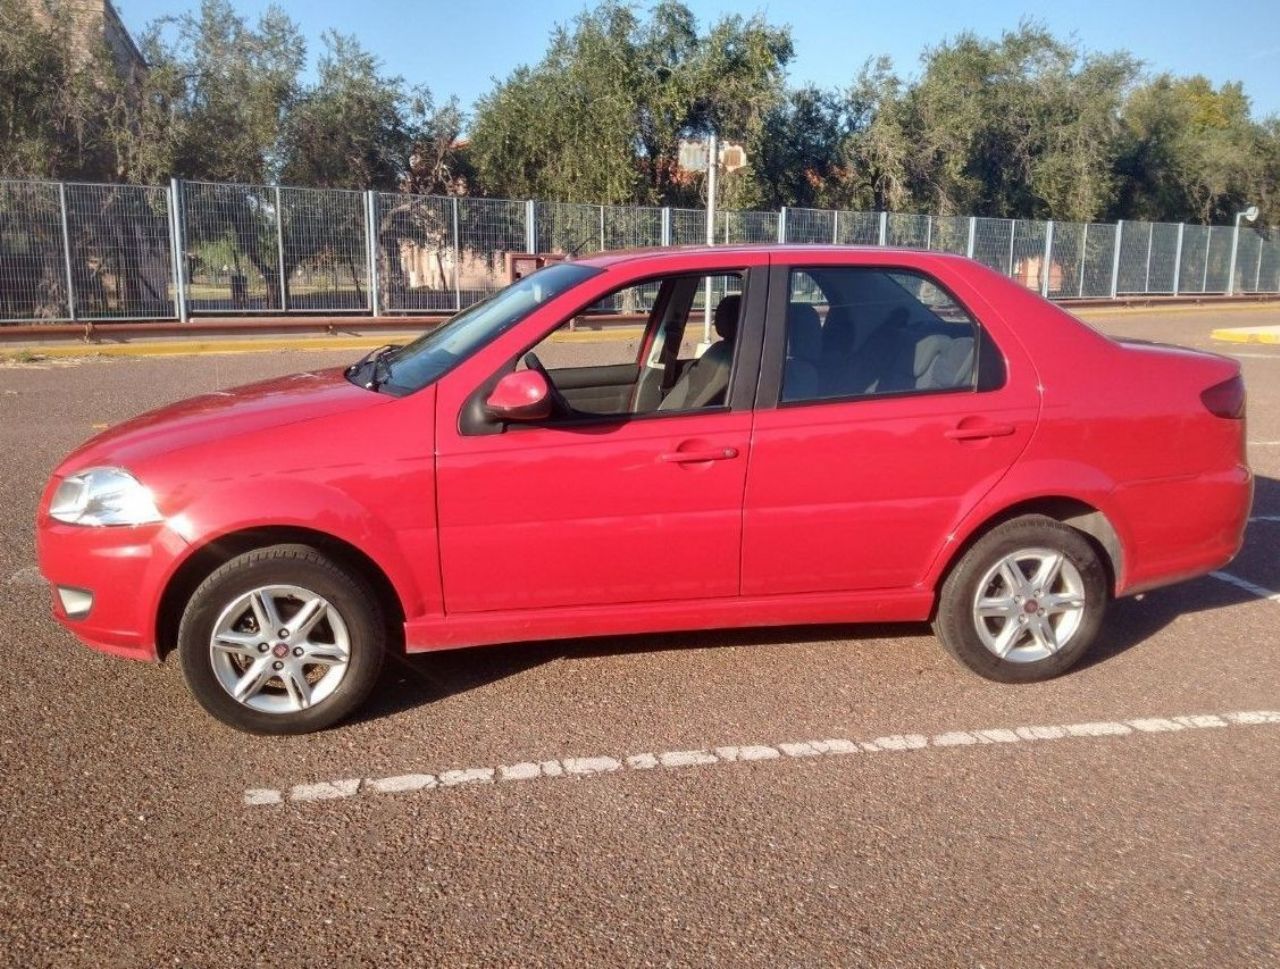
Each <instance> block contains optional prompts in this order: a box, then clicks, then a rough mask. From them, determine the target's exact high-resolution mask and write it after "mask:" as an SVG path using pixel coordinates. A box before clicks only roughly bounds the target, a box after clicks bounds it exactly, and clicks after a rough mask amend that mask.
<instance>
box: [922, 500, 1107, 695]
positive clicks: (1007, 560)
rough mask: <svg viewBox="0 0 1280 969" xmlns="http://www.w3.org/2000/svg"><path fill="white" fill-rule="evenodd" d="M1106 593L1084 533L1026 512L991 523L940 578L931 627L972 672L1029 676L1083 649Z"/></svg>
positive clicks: (1064, 665) (1062, 667)
mask: <svg viewBox="0 0 1280 969" xmlns="http://www.w3.org/2000/svg"><path fill="white" fill-rule="evenodd" d="M1055 556H1057V557H1060V561H1059V562H1058V565H1057V568H1056V570H1054V569H1052V567H1051V566H1052V564H1053V562H1054V557H1055ZM1010 565H1011V566H1012V568H1013V569H1016V570H1017V571H1016V572H1015V571H1012V570H1011V569H1010V568H1007V567H1008V566H1010ZM1050 577H1051V580H1050V582H1049V584H1048V585H1047V586H1046V585H1045V583H1044V581H1043V580H1045V579H1046V578H1050ZM1019 578H1020V579H1021V581H1019ZM1036 579H1040V580H1041V582H1040V583H1039V584H1037V582H1036V581H1035V580H1036ZM1037 585H1039V587H1037ZM1109 596H1110V581H1109V578H1108V573H1107V569H1106V566H1105V565H1104V563H1103V561H1102V559H1101V558H1100V557H1099V555H1098V553H1097V552H1096V551H1095V550H1094V547H1093V545H1092V544H1090V542H1089V540H1088V539H1087V538H1085V536H1084V535H1082V534H1081V533H1080V532H1078V531H1076V530H1075V529H1074V528H1071V527H1070V526H1068V525H1064V524H1062V523H1061V522H1059V521H1055V520H1054V519H1052V518H1047V517H1044V516H1042V515H1028V516H1025V517H1022V518H1015V519H1013V520H1011V521H1007V522H1004V523H1003V524H1001V525H998V526H996V527H995V528H993V529H992V530H991V531H990V532H988V533H987V534H985V535H983V536H982V537H981V538H980V539H978V541H977V542H975V543H974V545H973V546H972V547H971V548H970V549H969V550H968V551H967V552H966V553H965V554H964V556H963V557H962V558H961V559H960V561H959V563H958V564H957V565H956V567H955V568H954V569H952V570H951V574H950V575H948V576H947V579H946V581H945V582H944V583H943V585H942V591H941V593H940V594H939V597H938V609H937V613H936V616H935V618H934V621H933V631H934V634H935V635H936V636H937V637H938V640H939V641H940V642H941V644H942V648H943V649H945V650H946V651H947V652H948V653H950V654H951V655H952V656H954V657H955V658H956V659H957V660H959V661H960V662H961V663H963V664H964V665H965V666H967V667H969V669H971V670H973V671H974V672H975V673H977V674H978V675H980V676H983V677H986V678H987V679H989V680H996V681H998V682H1001V683H1031V682H1036V681H1039V680H1046V679H1050V678H1052V677H1055V676H1058V675H1060V674H1062V673H1064V672H1066V671H1067V670H1068V669H1070V668H1071V667H1072V666H1073V665H1075V664H1076V663H1077V662H1078V661H1079V660H1080V658H1081V657H1082V656H1084V654H1085V653H1086V652H1087V651H1088V650H1089V647H1090V646H1092V645H1093V641H1094V640H1095V639H1096V638H1097V635H1098V630H1099V629H1100V628H1101V626H1102V619H1103V615H1104V614H1105V612H1106V607H1107V600H1108V599H1109ZM1076 600H1078V603H1079V605H1078V606H1077V605H1075V602H1076ZM1046 625H1047V627H1048V628H1047V629H1046ZM1002 651H1003V653H1002Z"/></svg>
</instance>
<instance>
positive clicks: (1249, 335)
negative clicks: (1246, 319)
mask: <svg viewBox="0 0 1280 969" xmlns="http://www.w3.org/2000/svg"><path fill="white" fill-rule="evenodd" d="M1209 336H1210V337H1212V338H1213V339H1215V340H1221V341H1222V342H1224V343H1266V344H1270V345H1273V346H1280V326H1235V327H1227V328H1225V329H1221V330H1214V331H1213V332H1212V333H1210V334H1209Z"/></svg>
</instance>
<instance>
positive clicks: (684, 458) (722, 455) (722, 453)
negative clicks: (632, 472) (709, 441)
mask: <svg viewBox="0 0 1280 969" xmlns="http://www.w3.org/2000/svg"><path fill="white" fill-rule="evenodd" d="M737 456H738V449H737V448H736V447H720V448H715V449H714V450H710V451H668V452H667V453H666V454H663V455H662V460H663V461H666V462H667V463H669V464H699V463H701V462H703V461H729V460H731V459H733V458H736V457H737Z"/></svg>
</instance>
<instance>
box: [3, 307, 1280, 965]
mask: <svg viewBox="0 0 1280 969" xmlns="http://www.w3.org/2000/svg"><path fill="white" fill-rule="evenodd" d="M1090 318H1091V320H1093V321H1094V322H1095V324H1096V325H1098V326H1100V327H1101V328H1102V329H1104V330H1106V331H1108V332H1110V333H1113V334H1119V335H1126V336H1134V337H1139V338H1146V339H1160V340H1166V341H1171V342H1179V343H1184V344H1187V345H1192V346H1199V347H1205V348H1214V349H1217V350H1219V351H1225V352H1230V353H1235V354H1238V355H1239V356H1240V359H1241V362H1242V364H1243V366H1244V368H1245V373H1246V378H1247V381H1248V384H1249V389H1250V422H1249V428H1250V431H1249V437H1250V439H1251V441H1254V442H1258V443H1256V445H1255V446H1254V447H1253V449H1252V454H1251V461H1252V463H1253V466H1254V468H1255V471H1256V472H1257V474H1258V492H1257V502H1256V506H1255V512H1254V514H1255V515H1258V516H1280V349H1272V348H1267V347H1248V346H1231V345H1226V344H1213V343H1212V341H1210V339H1209V336H1208V334H1209V331H1210V330H1211V329H1212V328H1214V327H1216V326H1222V325H1231V326H1236V325H1239V326H1247V325H1257V324H1261V323H1276V322H1280V312H1277V311H1274V310H1272V311H1266V310H1257V311H1252V310H1250V311H1232V312H1229V313H1223V314H1221V315H1220V316H1218V315H1215V314H1213V313H1212V312H1209V311H1206V312H1186V311H1173V312H1169V313H1166V314H1150V313H1143V314H1112V315H1094V316H1091V317H1090ZM583 346H584V347H586V349H583V350H581V352H582V353H583V354H584V355H587V354H592V353H594V352H595V351H596V350H598V349H599V348H595V349H594V350H593V349H592V348H591V345H590V344H585V345H583ZM350 356H351V354H349V353H344V354H332V353H328V354H325V353H305V354H304V353H280V354H252V355H242V356H210V357H202V358H182V359H163V358H161V359H137V360H134V359H115V360H88V361H84V362H81V363H78V364H67V365H52V364H30V365H21V366H8V367H4V368H0V489H2V490H3V494H4V495H5V496H7V497H8V499H9V500H8V501H6V502H4V504H3V506H0V535H2V536H3V541H2V542H0V650H3V655H4V657H5V675H4V677H3V678H2V679H0V711H2V712H3V718H2V719H0V777H2V778H3V785H2V786H0V818H2V819H3V821H2V824H3V829H2V831H0V833H2V834H3V843H4V850H3V853H2V856H0V939H2V941H3V945H0V964H7V965H13V966H23V967H28V966H31V967H34V966H78V965H85V966H117V965H118V966H153V965H159V964H161V963H165V964H172V965H220V966H221V965H227V966H243V965H248V964H263V965H324V964H330V965H338V964H340V965H380V966H382V965H401V964H405V965H407V964H412V965H447V966H468V965H510V966H522V967H524V966H543V965H547V966H550V965H609V966H614V965H712V964H719V965H729V966H749V965H768V966H778V965H787V966H791V965H795V966H800V965H860V964H867V963H872V964H876V965H883V966H986V967H995V966H1011V967H1012V966H1018V967H1021V966H1030V965H1038V966H1050V965H1099V966H1103V965H1105V966H1141V967H1153V966H1190V965H1196V966H1201V965H1202V966H1215V967H1221V966H1262V965H1275V964H1277V963H1280V914H1278V913H1280V838H1277V836H1276V831H1277V830H1280V802H1277V799H1276V790H1277V787H1276V777H1277V775H1278V774H1280V725H1276V724H1272V725H1265V724H1264V725H1255V726H1242V725H1231V726H1227V727H1225V728H1219V729H1187V730H1180V731H1174V732H1163V731H1162V732H1146V731H1143V730H1131V731H1129V732H1126V733H1115V734H1114V735H1112V734H1108V733H1106V732H1105V731H1104V732H1103V733H1102V735H1099V736H1078V737H1068V738H1065V739H1061V740H1055V741H1045V742H1018V743H971V744H969V745H966V746H956V747H946V748H943V747H936V746H929V747H926V748H925V749H921V750H911V751H895V750H893V749H892V744H889V745H888V747H889V748H890V749H887V750H884V751H883V752H881V753H876V754H869V753H868V754H865V755H864V754H858V755H854V756H843V757H841V756H819V757H785V756H784V757H780V758H776V759H773V760H767V761H757V762H740V763H725V762H723V761H721V762H720V763H717V764H714V765H704V766H690V767H680V768H661V769H654V770H620V771H617V772H615V773H609V774H603V775H591V776H582V777H562V778H544V779H539V780H533V781H529V782H525V783H493V784H483V783H480V784H466V785H462V786H458V787H454V788H447V789H446V788H443V787H440V788H435V789H431V790H423V791H417V792H401V793H396V794H377V793H366V792H361V793H360V794H359V795H358V796H354V797H350V798H344V799H337V800H309V801H294V802H289V803H284V804H277V805H270V806H251V805H246V804H245V803H244V796H245V792H246V790H248V789H257V788H265V789H271V790H282V791H287V790H289V789H290V788H291V787H292V786H293V785H299V784H312V783H315V782H321V781H329V780H334V779H343V778H361V777H385V776H388V775H402V774H406V773H410V772H424V773H431V774H436V775H438V774H439V773H440V772H441V771H447V770H450V769H457V768H469V767H486V766H487V767H493V766H496V765H503V764H507V765H509V764H516V763H520V762H527V761H543V760H551V759H558V758H568V757H592V756H609V757H612V758H615V759H619V760H621V759H624V758H625V757H626V756H628V755H634V754H641V753H646V752H657V751H680V750H697V749H704V748H709V747H715V746H718V745H725V744H779V743H784V742H789V741H803V740H806V739H811V738H824V737H836V738H854V739H860V740H865V739H868V738H877V737H885V736H888V735H902V734H922V735H927V736H933V735H936V734H940V733H945V732H947V731H958V730H962V731H968V730H975V729H979V728H1001V727H1003V728H1016V727H1019V726H1030V725H1044V724H1079V723H1086V722H1097V721H1101V722H1105V723H1115V722H1120V721H1131V720H1133V719H1135V718H1150V717H1173V716H1178V715H1194V714H1225V713H1230V712H1234V711H1251V710H1280V688H1278V684H1280V632H1278V631H1277V630H1280V622H1278V621H1277V620H1280V601H1269V600H1267V599H1263V598H1259V597H1256V596H1254V595H1252V594H1250V593H1249V592H1247V591H1245V590H1243V589H1241V588H1238V587H1236V586H1233V585H1231V584H1229V583H1226V582H1223V581H1219V580H1216V579H1214V578H1204V579H1200V580H1196V581H1193V582H1189V583H1185V584H1183V585H1180V586H1176V587H1173V588H1169V589H1164V590H1160V591H1157V592H1153V593H1151V594H1149V595H1147V596H1145V597H1144V598H1143V599H1141V600H1123V601H1121V602H1119V603H1116V604H1115V605H1114V607H1113V611H1112V613H1111V616H1110V618H1109V620H1108V624H1107V627H1106V631H1105V633H1104V635H1103V639H1102V642H1101V643H1100V645H1099V647H1098V649H1097V650H1096V651H1095V653H1094V654H1093V655H1092V656H1091V657H1090V659H1089V660H1088V661H1087V662H1086V663H1085V664H1084V665H1083V666H1082V667H1081V668H1080V669H1079V670H1077V671H1076V672H1074V673H1072V674H1071V675H1068V676H1066V677H1064V678H1062V679H1059V680H1057V681H1054V682H1051V683H1045V684H1038V685H1031V686H1025V687H1008V686H999V685H995V684H991V683H987V682H984V681H981V680H979V679H977V678H975V677H973V676H971V675H969V674H968V673H966V672H964V671H963V670H961V669H960V668H958V667H957V666H956V665H955V664H954V663H952V662H951V661H950V660H949V659H948V658H947V657H946V656H945V655H944V654H942V652H941V651H940V650H939V649H938V648H937V646H936V645H935V643H934V642H933V641H932V639H931V638H930V637H929V635H928V630H927V629H926V628H924V627H920V626H901V627H819V628H812V629H781V630H753V631H745V632H700V633H689V634H680V635H662V636H643V637H628V638H620V639H598V640H591V641H587V642H573V643H539V644H531V645H524V646H511V647H493V648H489V649H483V650H473V651H463V652H456V653H443V654H436V655H429V656H425V657H420V658H414V659H412V660H408V661H400V662H398V663H395V664H392V666H391V668H390V670H389V671H388V673H387V675H386V677H385V681H384V682H383V683H382V684H381V686H380V688H379V690H378V692H377V694H376V697H375V699H374V700H373V702H372V703H371V704H370V706H369V708H368V709H367V710H366V711H365V712H364V714H363V715H362V716H361V717H360V718H359V719H358V720H356V721H355V722H352V723H349V724H346V725H344V726H341V727H339V728H337V729H334V730H331V731H328V732H326V733H323V734H319V735H314V736H309V737H299V738H282V739H253V738H249V737H246V736H243V735H240V734H237V733H235V732H233V731H231V730H228V729H226V728H224V727H222V726H220V725H219V724H217V723H216V722H214V721H212V720H211V719H209V718H208V717H207V716H205V715H204V714H203V713H202V712H201V711H200V710H199V709H198V708H197V706H196V705H195V703H194V701H192V700H191V699H190V698H189V697H188V695H187V693H186V690H185V688H184V685H183V682H182V678H181V675H180V673H179V671H178V669H177V666H176V664H175V663H172V662H170V663H167V664H165V665H162V666H148V665H144V664H137V663H129V662H126V661H122V660H115V659H110V658H108V657H105V656H100V655H98V654H96V653H93V652H91V651H89V650H87V649H84V648H82V647H81V646H79V645H77V644H76V643H75V641H74V640H73V639H72V638H71V637H70V636H69V635H68V634H66V633H64V632H63V631H62V630H61V629H60V628H59V627H58V626H57V625H56V624H55V623H54V622H53V621H52V620H51V619H50V618H49V616H48V595H47V592H46V590H45V589H44V588H43V586H42V585H41V584H40V583H39V580H38V577H37V576H36V575H35V572H34V570H33V568H32V566H33V565H34V549H33V541H32V535H31V530H32V528H31V522H32V518H33V515H34V511H35V504H36V501H37V498H38V495H39V491H40V488H41V486H42V484H43V482H44V480H45V479H46V477H47V475H48V473H49V471H50V470H51V469H52V467H53V466H54V465H55V464H56V463H57V461H58V460H59V459H60V457H61V456H62V455H63V454H65V453H66V452H67V451H68V450H69V449H70V448H71V447H73V446H74V445H75V444H77V443H78V442H80V441H81V440H83V439H84V438H86V437H88V436H90V435H91V434H93V433H95V431H96V430H97V429H99V428H101V427H102V426H104V425H107V424H111V423H113V422H116V421H119V420H121V419H123V418H125V417H128V416H130V415H132V414H135V413H137V412H139V411H142V410H145V409H147V408H150V407H154V406H157V405H159V404H162V403H165V402H166V401H170V400H174V399H178V398H181V397H185V396H188V395H191V394H194V393H198V392H202V391H206V390H210V389H215V388H218V387H226V386H232V385H235V384H240V383H246V382H248V381H250V380H254V379H258V378H261V377H267V376H271V375H274V374H283V373H287V372H291V371H296V370H300V369H308V368H314V367H320V366H330V365H334V364H336V363H340V362H343V361H344V360H345V359H346V358H348V357H350ZM584 358H585V357H584ZM1277 548H1280V522H1267V521H1258V522H1256V523H1254V524H1253V525H1252V526H1251V527H1250V529H1249V533H1248V539H1247V545H1246V548H1245V551H1244V552H1243V553H1242V555H1241V556H1240V558H1239V559H1238V560H1237V561H1236V562H1235V563H1233V564H1232V565H1231V566H1230V567H1229V568H1228V571H1229V572H1231V573H1232V574H1233V575H1236V576H1238V577H1240V578H1243V579H1245V580H1247V581H1249V582H1252V583H1254V584H1256V585H1259V586H1263V587H1266V588H1269V589H1272V590H1277V589H1280V562H1278V556H1277V554H1276V550H1277ZM1225 722H1226V721H1224V723H1225ZM873 746H874V745H873Z"/></svg>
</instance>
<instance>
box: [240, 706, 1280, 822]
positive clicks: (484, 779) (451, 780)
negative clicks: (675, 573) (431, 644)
mask: <svg viewBox="0 0 1280 969" xmlns="http://www.w3.org/2000/svg"><path fill="white" fill-rule="evenodd" d="M1259 725H1271V726H1280V711H1276V710H1250V711H1242V712H1236V713H1221V714H1192V715H1183V716H1170V717H1144V718H1138V719H1134V720H1106V721H1090V722H1086V723H1069V724H1061V725H1053V726H1023V727H995V728H987V729H982V730H952V731H948V732H946V733H938V734H933V735H927V734H923V733H906V734H890V735H887V736H883V737H876V738H874V739H870V740H861V741H856V740H847V739H842V738H828V739H826V740H804V741H791V742H787V743H778V744H751V745H747V746H724V747H709V748H705V749H701V750H668V751H664V752H663V753H657V754H654V753H639V754H630V755H620V756H600V755H596V756H591V757H566V758H563V759H560V760H542V761H523V762H521V763H516V764H507V765H502V766H497V767H468V768H462V769H454V770H445V771H441V772H439V773H438V774H425V773H412V774H397V775H394V776H391V777H365V778H360V777H349V778H342V779H338V780H329V781H319V782H313V783H309V784H296V785H294V786H293V787H290V788H288V789H287V790H277V789H275V788H261V787H257V788H250V789H249V790H246V791H245V792H244V798H243V803H244V804H245V805H246V806H248V807H262V806H267V805H275V804H283V803H285V802H290V803H293V802H311V801H332V800H339V799H345V798H351V797H357V796H364V795H368V796H372V797H390V796H393V795H397V794H408V793H413V794H423V793H428V792H432V791H439V790H442V789H444V788H450V787H464V786H474V785H502V784H510V783H516V782H521V781H533V780H541V779H547V778H566V777H571V778H572V777H576V778H589V777H595V776H599V775H602V774H613V773H617V772H620V771H622V772H625V771H663V770H687V769H692V768H698V767H714V766H719V765H725V764H736V763H739V762H742V761H780V760H792V759H799V758H824V757H832V756H844V755H863V754H886V753H887V754H907V753H910V752H912V751H916V750H924V749H926V748H930V747H935V748H940V749H946V748H952V747H979V746H984V745H992V744H1000V745H1005V744H1019V743H1032V742H1039V741H1045V740H1064V739H1070V738H1117V737H1132V736H1135V735H1137V734H1144V733H1151V734H1155V733H1175V732H1178V731H1182V730H1204V729H1213V728H1221V727H1244V726H1259Z"/></svg>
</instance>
